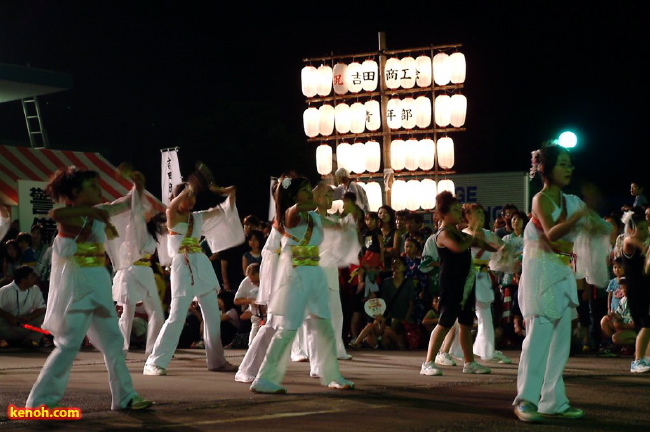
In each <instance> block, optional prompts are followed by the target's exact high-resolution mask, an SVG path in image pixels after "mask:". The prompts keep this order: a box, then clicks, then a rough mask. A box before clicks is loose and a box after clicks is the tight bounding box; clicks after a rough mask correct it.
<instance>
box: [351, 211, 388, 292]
mask: <svg viewBox="0 0 650 432" xmlns="http://www.w3.org/2000/svg"><path fill="white" fill-rule="evenodd" d="M361 237H362V239H363V242H362V245H363V246H362V248H361V257H360V259H359V264H360V266H359V285H358V287H357V293H359V292H361V291H362V290H364V289H365V287H366V285H369V286H371V285H376V284H377V278H378V276H379V272H380V271H381V270H382V268H383V263H384V236H383V234H382V233H381V230H380V229H379V216H378V215H377V213H376V212H369V213H368V214H366V217H365V225H364V228H363V230H362V232H361ZM371 289H372V288H371ZM364 297H367V295H364Z"/></svg>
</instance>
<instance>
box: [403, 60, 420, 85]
mask: <svg viewBox="0 0 650 432" xmlns="http://www.w3.org/2000/svg"><path fill="white" fill-rule="evenodd" d="M400 67H401V70H402V74H401V76H400V86H402V88H405V89H410V88H413V87H415V78H416V76H417V71H416V65H415V59H414V58H413V57H404V58H403V59H402V60H400Z"/></svg>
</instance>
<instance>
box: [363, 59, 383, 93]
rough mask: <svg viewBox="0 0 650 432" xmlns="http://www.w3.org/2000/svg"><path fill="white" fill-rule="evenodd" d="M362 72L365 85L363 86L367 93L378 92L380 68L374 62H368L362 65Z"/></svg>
mask: <svg viewBox="0 0 650 432" xmlns="http://www.w3.org/2000/svg"><path fill="white" fill-rule="evenodd" d="M361 72H362V73H363V83H362V84H361V86H362V87H363V89H364V90H365V91H375V90H377V85H378V83H379V66H378V65H377V62H376V61H374V60H370V59H368V60H366V61H364V62H363V63H362V64H361Z"/></svg>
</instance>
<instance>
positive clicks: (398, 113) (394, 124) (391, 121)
mask: <svg viewBox="0 0 650 432" xmlns="http://www.w3.org/2000/svg"><path fill="white" fill-rule="evenodd" d="M386 123H388V127H389V128H391V129H399V128H401V127H402V101H401V100H399V99H398V98H392V99H389V100H388V103H387V104H386Z"/></svg>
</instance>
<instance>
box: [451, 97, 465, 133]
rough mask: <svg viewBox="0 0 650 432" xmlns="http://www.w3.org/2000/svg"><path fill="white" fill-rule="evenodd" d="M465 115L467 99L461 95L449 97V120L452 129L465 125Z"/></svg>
mask: <svg viewBox="0 0 650 432" xmlns="http://www.w3.org/2000/svg"><path fill="white" fill-rule="evenodd" d="M466 113H467V98H466V97H465V96H464V95H462V94H455V95H453V96H452V97H451V118H450V121H449V122H450V123H451V125H452V126H453V127H461V126H462V125H464V124H465V115H466Z"/></svg>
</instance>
